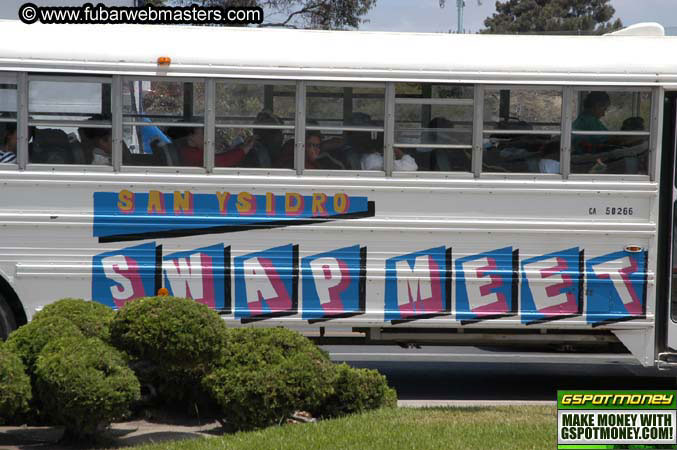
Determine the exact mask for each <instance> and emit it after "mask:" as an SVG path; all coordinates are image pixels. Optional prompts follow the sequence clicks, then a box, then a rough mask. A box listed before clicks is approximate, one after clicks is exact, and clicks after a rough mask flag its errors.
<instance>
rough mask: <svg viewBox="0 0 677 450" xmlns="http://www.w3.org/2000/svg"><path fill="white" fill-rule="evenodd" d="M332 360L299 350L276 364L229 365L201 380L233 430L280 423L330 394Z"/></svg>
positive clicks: (318, 403) (332, 379) (316, 405)
mask: <svg viewBox="0 0 677 450" xmlns="http://www.w3.org/2000/svg"><path fill="white" fill-rule="evenodd" d="M334 376H335V371H334V368H333V365H332V363H331V362H329V361H326V360H325V359H324V358H317V357H316V355H311V354H308V353H298V354H296V355H292V356H290V357H289V358H287V359H286V360H284V361H282V362H280V363H278V364H262V365H258V366H256V365H242V366H236V365H231V366H228V367H223V368H219V369H216V370H214V371H213V372H212V373H210V374H209V375H207V376H206V377H205V378H204V379H203V380H202V385H203V387H204V389H205V390H206V391H207V392H209V393H210V394H211V396H212V399H213V400H214V402H215V403H216V404H217V405H218V406H219V408H220V412H221V417H222V418H223V419H224V421H225V423H226V426H227V427H228V428H230V429H232V430H249V429H254V428H261V427H266V426H270V425H275V424H281V423H282V422H283V421H284V420H285V419H286V418H287V417H289V416H290V415H291V414H293V413H294V411H297V410H309V409H313V408H317V407H318V406H319V405H320V404H322V402H323V401H324V399H325V398H327V397H328V396H329V395H330V394H331V393H332V383H333V381H334Z"/></svg>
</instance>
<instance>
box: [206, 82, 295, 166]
mask: <svg viewBox="0 0 677 450" xmlns="http://www.w3.org/2000/svg"><path fill="white" fill-rule="evenodd" d="M295 114H296V85H295V84H294V83H293V82H292V83H284V82H277V81H276V82H275V83H274V84H264V83H262V82H248V81H237V82H235V81H219V82H217V83H216V140H215V152H216V154H215V156H214V165H215V167H253V168H284V169H293V168H294V157H293V154H294V150H293V148H294V146H293V138H294V124H295ZM290 146H291V147H290ZM289 147H290V148H291V150H290V151H288V148H289ZM287 153H290V155H287Z"/></svg>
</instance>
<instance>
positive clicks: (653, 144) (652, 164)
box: [566, 85, 663, 182]
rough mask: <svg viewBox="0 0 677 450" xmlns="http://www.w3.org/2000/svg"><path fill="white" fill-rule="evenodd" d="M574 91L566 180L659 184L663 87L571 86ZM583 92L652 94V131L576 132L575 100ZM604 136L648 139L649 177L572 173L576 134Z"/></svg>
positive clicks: (569, 125)
mask: <svg viewBox="0 0 677 450" xmlns="http://www.w3.org/2000/svg"><path fill="white" fill-rule="evenodd" d="M570 89H571V97H570V98H569V102H570V104H569V105H568V106H569V108H570V109H569V113H570V114H568V115H567V117H566V121H567V126H568V130H567V131H568V133H569V134H568V141H569V148H568V158H569V160H568V170H569V172H568V177H567V179H569V180H571V181H594V180H597V181H620V182H646V181H649V182H655V181H656V174H657V168H656V164H657V161H659V160H660V159H659V158H660V148H659V146H660V139H659V137H658V131H659V130H660V128H661V121H662V117H663V102H662V98H663V94H662V93H663V91H662V89H663V88H662V87H660V86H641V85H640V86H638V85H632V86H625V85H624V86H608V85H575V86H570ZM582 91H588V92H590V91H603V92H649V93H650V94H651V108H650V111H651V113H650V117H649V129H648V131H643V132H622V131H606V132H580V131H579V132H576V131H574V130H573V125H572V124H573V122H574V121H575V120H576V119H575V117H574V116H575V115H576V111H574V108H573V106H574V100H575V99H576V95H578V93H579V92H582ZM576 134H578V135H588V134H589V135H605V136H622V135H628V136H633V135H641V136H649V154H648V162H647V172H648V173H647V174H646V175H641V174H606V173H598V174H587V173H580V174H575V173H571V159H570V158H571V150H572V148H571V138H572V137H573V136H574V135H576Z"/></svg>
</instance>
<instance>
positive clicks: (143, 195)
mask: <svg viewBox="0 0 677 450" xmlns="http://www.w3.org/2000/svg"><path fill="white" fill-rule="evenodd" d="M675 54H677V38H670V37H665V36H663V33H662V30H661V29H659V28H658V27H656V26H638V27H631V28H630V29H626V30H623V31H622V32H619V33H616V34H614V35H609V36H595V37H583V36H574V37H563V36H489V35H443V34H409V33H364V32H329V31H297V30H278V29H266V30H262V29H247V28H213V27H194V28H191V27H178V26H177V27H166V26H85V25H80V26H72V25H23V24H21V23H18V22H2V23H1V24H0V105H1V110H2V114H1V115H0V125H1V126H2V129H3V133H2V137H1V139H0V143H1V144H2V147H0V150H2V152H3V153H1V154H0V156H2V155H3V154H4V155H5V156H7V154H11V155H9V156H8V157H7V159H8V161H7V162H5V163H3V164H0V177H1V178H2V182H1V184H0V231H1V232H0V334H2V335H3V336H5V335H7V334H8V333H9V331H10V330H11V329H13V328H14V327H16V326H19V325H21V324H23V323H25V322H27V321H29V320H30V319H31V317H32V316H33V315H34V314H35V312H36V311H38V310H40V308H42V307H43V306H44V305H45V304H48V303H50V302H53V301H55V300H57V299H59V298H63V297H79V298H85V299H91V300H92V301H97V302H101V303H103V304H105V305H108V306H110V307H111V308H116V309H117V308H120V307H122V306H123V305H124V304H125V303H126V302H129V301H133V300H134V299H136V298H140V297H144V296H151V295H155V294H156V293H157V292H158V291H159V290H160V289H163V288H164V289H166V290H167V291H168V292H169V293H170V294H171V295H174V296H181V297H189V298H192V299H194V300H195V301H197V302H201V303H204V304H206V305H208V306H209V307H211V308H213V309H215V310H216V311H218V312H219V314H221V315H222V317H223V319H224V320H226V321H227V322H228V323H229V324H234V325H235V324H236V325H242V324H249V325H251V326H265V325H282V326H301V327H306V328H315V329H318V328H321V329H322V330H323V331H324V332H325V333H326V336H327V337H328V336H331V331H332V329H336V328H343V329H345V328H352V329H354V330H355V331H358V332H362V333H363V336H364V338H363V342H365V343H383V342H399V343H433V344H451V343H464V344H473V345H479V344H491V343H495V342H502V343H504V344H508V345H510V344H514V345H520V346H523V345H525V344H535V345H546V344H552V345H562V344H565V345H567V346H568V347H569V348H571V349H573V350H574V351H575V350H578V349H580V348H582V347H586V350H587V351H600V352H602V351H604V352H606V351H608V350H609V348H622V349H623V350H624V351H627V352H629V353H631V354H632V355H633V356H634V357H635V358H636V359H637V360H638V361H639V362H640V363H641V364H642V365H644V366H660V367H666V368H669V367H670V366H671V364H672V363H673V358H674V357H675V356H677V323H675V319H677V309H676V306H675V304H673V303H671V298H672V294H671V292H672V291H671V279H672V272H673V271H672V267H673V251H672V250H673V248H674V247H675V246H674V245H673V238H672V235H673V233H672V231H673V211H674V206H673V203H674V200H675V196H676V194H675V192H676V191H675V188H674V181H673V179H674V167H675V128H676V126H675V114H676V111H677V108H676V105H677V62H675V60H674V55H675Z"/></svg>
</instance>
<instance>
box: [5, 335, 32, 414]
mask: <svg viewBox="0 0 677 450" xmlns="http://www.w3.org/2000/svg"><path fill="white" fill-rule="evenodd" d="M30 400H31V380H30V377H29V376H28V375H26V368H25V366H24V365H23V363H22V362H21V358H19V356H18V355H15V354H14V353H13V352H12V351H11V350H10V349H9V348H8V347H7V346H6V345H2V343H1V342H0V424H2V423H5V422H7V421H8V420H10V419H13V418H16V416H17V415H20V414H23V413H25V412H27V411H28V402H29V401H30Z"/></svg>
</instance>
